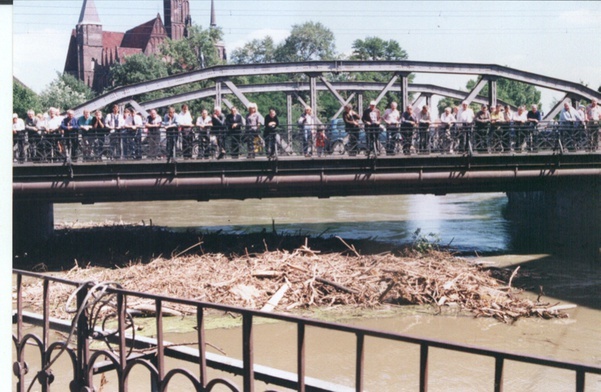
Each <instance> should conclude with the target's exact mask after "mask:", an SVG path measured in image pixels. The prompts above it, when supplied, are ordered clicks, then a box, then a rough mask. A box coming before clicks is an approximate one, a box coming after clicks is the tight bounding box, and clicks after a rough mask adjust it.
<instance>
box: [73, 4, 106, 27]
mask: <svg viewBox="0 0 601 392" xmlns="http://www.w3.org/2000/svg"><path fill="white" fill-rule="evenodd" d="M77 24H80V25H82V24H95V25H99V24H101V23H100V18H99V17H98V11H96V4H94V0H83V6H82V7H81V13H80V14H79V22H78V23H77Z"/></svg>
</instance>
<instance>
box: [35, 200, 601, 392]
mask: <svg viewBox="0 0 601 392" xmlns="http://www.w3.org/2000/svg"><path fill="white" fill-rule="evenodd" d="M505 204H506V199H505V196H504V195H502V194H483V195H449V196H444V197H435V196H394V197H392V196H391V197H363V198H361V197H359V198H333V199H327V200H318V199H282V200H249V201H244V202H239V201H215V202H208V203H206V202H205V203H197V202H160V203H157V202H153V203H136V204H135V205H134V204H130V203H115V204H97V205H92V206H82V205H56V206H55V221H56V222H57V223H61V222H74V221H79V222H83V223H85V222H97V223H98V222H104V221H111V222H115V221H117V222H118V221H124V222H138V221H141V220H145V222H147V223H148V222H149V220H150V219H152V221H153V224H155V225H166V226H170V227H173V228H174V229H176V230H177V229H179V228H183V227H202V228H203V229H207V228H208V229H210V230H214V229H221V230H224V231H230V232H250V231H260V230H263V229H267V230H270V229H271V225H272V219H273V220H275V224H276V227H277V229H278V231H282V230H284V231H285V230H289V231H290V232H297V231H299V230H301V231H302V232H303V233H307V234H320V233H322V232H324V231H325V232H326V233H327V234H331V235H339V236H341V237H345V238H351V239H352V238H370V237H371V238H375V239H377V240H381V241H386V242H390V243H395V244H396V243H403V242H410V241H411V240H412V234H413V233H414V232H415V230H417V229H418V228H419V229H421V233H422V234H426V235H427V234H429V233H433V234H434V235H433V236H430V238H431V239H432V240H435V241H438V242H439V243H442V244H448V243H451V245H452V246H454V247H455V249H457V250H459V251H461V252H463V253H464V254H466V255H471V256H473V257H475V255H476V253H494V254H495V255H493V256H488V257H486V258H485V259H486V261H489V262H493V263H495V265H498V266H512V267H517V266H520V268H521V270H522V271H525V272H526V273H527V277H526V278H524V279H521V280H518V281H516V282H515V284H517V285H520V286H523V287H525V288H526V290H527V291H526V293H525V295H530V296H532V297H533V298H536V296H537V295H538V294H539V292H540V290H541V286H542V291H543V296H542V299H543V300H545V301H548V302H550V303H556V302H560V303H562V304H565V303H572V304H576V305H577V307H576V308H575V309H572V310H569V311H568V314H569V318H566V319H554V320H542V319H521V320H519V321H518V322H516V323H514V324H513V325H507V324H501V323H499V322H497V321H496V320H492V319H485V318H477V319H476V318H474V317H472V316H471V315H468V314H463V313H458V312H454V311H452V310H449V311H446V312H443V314H434V313H435V312H434V311H433V310H432V309H431V308H429V307H411V308H400V309H398V310H397V311H395V313H394V315H393V316H390V315H389V314H387V317H384V318H380V317H360V318H354V319H350V320H342V321H344V322H346V323H349V324H353V325H357V326H361V327H367V328H373V329H378V330H385V331H392V332H398V333H403V334H410V335H414V336H419V337H425V338H434V339H440V340H447V341H451V342H454V343H465V344H470V345H476V346H481V347H487V348H494V349H501V350H505V351H511V352H516V353H524V354H532V355H537V356H545V357H550V358H555V359H559V360H565V361H576V362H583V363H587V364H593V365H596V366H601V266H599V265H598V264H595V263H590V262H587V261H583V260H581V259H579V258H578V257H574V258H570V257H565V256H561V257H559V256H557V255H553V254H551V253H531V252H530V253H528V252H525V251H523V250H521V249H518V248H516V245H515V244H516V243H519V241H516V239H515V238H513V237H512V236H514V235H515V233H514V231H513V230H512V227H511V224H510V222H508V221H507V220H505V219H504V218H503V215H502V214H501V211H502V209H503V208H504V206H505ZM295 333H296V331H295V328H294V326H292V325H288V324H285V323H276V324H271V323H268V324H259V325H257V326H256V327H255V330H254V334H255V362H256V363H259V364H262V365H267V366H272V367H275V368H278V369H282V370H288V371H294V370H295V362H294V361H295V341H296V337H295V336H296V335H295ZM241 336H242V335H241V330H240V328H238V327H231V328H217V329H211V330H210V331H208V332H207V339H208V341H209V342H211V343H213V344H215V345H216V346H218V347H220V348H221V349H222V350H224V351H225V352H226V353H227V354H228V355H232V356H234V357H236V358H241V347H240V344H241V339H242V338H241ZM167 339H168V340H170V341H173V342H190V341H194V340H195V333H194V332H192V331H190V330H188V331H186V328H183V330H181V331H176V332H170V333H169V334H168V338H167ZM354 347H355V343H354V339H353V337H352V336H349V335H345V334H338V333H332V332H328V331H323V330H315V329H313V328H309V329H308V330H307V348H306V354H307V375H308V376H311V377H316V378H320V379H324V380H326V381H330V382H334V383H337V384H340V385H345V386H348V387H352V386H353V377H354ZM209 351H215V350H213V349H209ZM418 355H419V349H418V348H417V347H414V346H411V345H408V344H397V343H390V342H385V341H381V340H377V339H367V340H366V354H365V363H366V369H365V379H366V381H365V388H366V390H369V391H413V390H416V389H417V387H418V378H417V376H418V370H419V367H418V366H419V363H418V358H419V357H418ZM180 365H182V364H180V363H178V362H170V363H169V366H180ZM185 366H187V367H190V368H191V369H192V370H193V371H194V372H196V368H195V367H194V366H190V365H185ZM493 372H494V362H493V360H492V359H487V358H482V357H477V356H473V355H468V354H460V353H453V352H450V351H447V350H432V351H431V353H430V368H429V381H430V390H431V391H482V390H491V389H492V387H493ZM210 376H211V377H215V376H218V374H217V373H215V372H211V373H210ZM504 380H505V389H504V390H505V391H566V390H574V385H575V384H574V383H575V376H574V374H573V373H572V372H567V371H562V370H552V369H548V368H544V367H540V366H533V365H532V366H531V365H522V364H516V363H512V362H508V363H507V364H506V368H505V373H504ZM108 381H109V383H108V384H107V385H106V387H105V391H106V390H115V389H114V388H111V386H113V387H114V386H115V383H114V380H111V379H110V378H109V379H108ZM238 381H239V380H238ZM58 382H59V380H57V383H58ZM147 384H148V374H147V372H146V371H137V372H136V375H134V377H133V378H132V381H130V390H134V391H137V390H147ZM59 385H60V384H56V388H58V389H55V390H61V389H60V387H59ZM586 386H587V389H586V390H587V391H601V377H597V376H588V377H587V379H586ZM186 388H187V384H185V383H184V382H180V383H177V384H173V389H172V390H186ZM264 389H265V387H259V390H264ZM32 390H35V388H33V389H32Z"/></svg>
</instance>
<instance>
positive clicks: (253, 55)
mask: <svg viewBox="0 0 601 392" xmlns="http://www.w3.org/2000/svg"><path fill="white" fill-rule="evenodd" d="M275 50H276V46H275V44H274V42H273V38H271V37H270V36H266V37H265V38H263V39H253V40H252V41H250V42H247V43H246V44H245V45H244V46H243V47H241V48H239V49H236V50H234V52H233V53H232V55H231V62H232V63H233V64H262V63H273V62H274V61H275Z"/></svg>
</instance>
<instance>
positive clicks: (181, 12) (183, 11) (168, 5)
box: [163, 0, 192, 41]
mask: <svg viewBox="0 0 601 392" xmlns="http://www.w3.org/2000/svg"><path fill="white" fill-rule="evenodd" d="M163 9H164V14H165V29H166V30H167V35H168V36H169V38H171V39H172V40H174V41H175V40H179V39H182V38H184V37H187V36H188V28H189V27H190V26H192V17H191V16H190V4H189V3H188V0H163Z"/></svg>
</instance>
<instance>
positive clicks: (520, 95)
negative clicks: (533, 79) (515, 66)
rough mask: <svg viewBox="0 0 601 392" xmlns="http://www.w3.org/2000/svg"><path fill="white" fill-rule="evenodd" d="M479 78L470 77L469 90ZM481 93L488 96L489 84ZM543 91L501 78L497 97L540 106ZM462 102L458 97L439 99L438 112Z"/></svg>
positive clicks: (514, 102) (521, 103)
mask: <svg viewBox="0 0 601 392" xmlns="http://www.w3.org/2000/svg"><path fill="white" fill-rule="evenodd" d="M478 81H479V80H473V79H470V80H469V81H468V82H467V84H466V88H467V90H468V91H471V90H473V88H474V87H475V86H476V84H477V83H478ZM479 95H483V96H488V86H484V88H483V89H482V90H480V92H479ZM540 98H541V92H540V91H539V90H537V89H536V87H535V86H533V85H531V84H528V83H522V82H517V81H515V80H511V79H504V78H500V79H498V80H497V99H498V100H500V101H503V102H507V103H509V104H510V105H513V106H520V105H532V104H537V105H538V106H539V107H540V106H541V104H540ZM460 103H461V101H460V100H458V99H452V98H444V99H441V100H440V101H438V112H439V113H442V112H443V111H444V108H445V107H447V106H450V107H452V106H456V105H459V104H460Z"/></svg>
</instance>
